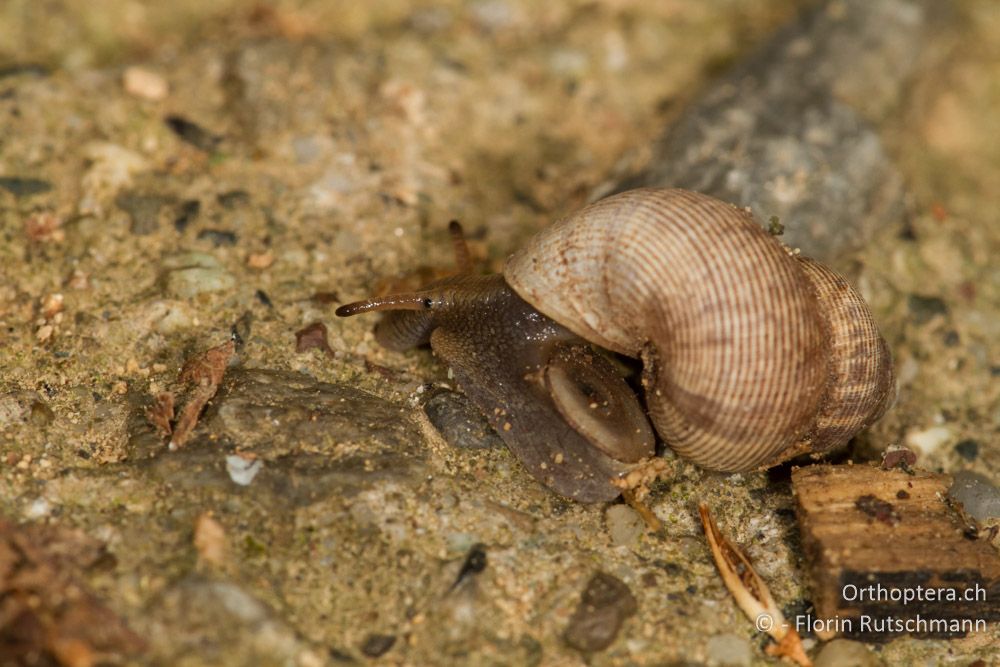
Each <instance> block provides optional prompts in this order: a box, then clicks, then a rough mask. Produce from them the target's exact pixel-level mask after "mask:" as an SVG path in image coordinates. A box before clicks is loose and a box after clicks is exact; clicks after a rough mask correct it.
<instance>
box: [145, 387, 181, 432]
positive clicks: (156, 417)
mask: <svg viewBox="0 0 1000 667" xmlns="http://www.w3.org/2000/svg"><path fill="white" fill-rule="evenodd" d="M146 419H147V420H149V423H150V424H152V425H153V426H154V427H155V428H156V430H157V432H159V434H160V437H161V438H166V437H167V436H169V435H170V434H171V433H173V431H174V427H173V424H172V422H173V420H174V395H173V394H171V393H170V392H169V391H165V392H163V393H161V394H157V395H156V402H155V403H154V404H153V407H151V408H149V409H148V410H146Z"/></svg>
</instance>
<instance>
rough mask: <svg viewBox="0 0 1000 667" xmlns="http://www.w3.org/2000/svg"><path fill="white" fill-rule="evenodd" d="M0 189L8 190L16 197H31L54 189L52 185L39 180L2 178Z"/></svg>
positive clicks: (13, 177)
mask: <svg viewBox="0 0 1000 667" xmlns="http://www.w3.org/2000/svg"><path fill="white" fill-rule="evenodd" d="M0 189H3V190H6V191H7V192H9V193H11V194H12V195H14V196H15V197H30V196H31V195H37V194H41V193H43V192H48V191H49V190H51V189H52V184H51V183H49V182H48V181H43V180H41V179H38V178H21V177H18V176H0Z"/></svg>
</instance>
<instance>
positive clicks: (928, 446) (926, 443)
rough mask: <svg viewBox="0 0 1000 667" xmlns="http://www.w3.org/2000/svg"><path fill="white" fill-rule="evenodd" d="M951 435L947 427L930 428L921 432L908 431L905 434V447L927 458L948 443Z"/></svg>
mask: <svg viewBox="0 0 1000 667" xmlns="http://www.w3.org/2000/svg"><path fill="white" fill-rule="evenodd" d="M951 435H952V434H951V430H950V429H949V428H948V427H947V426H932V427H930V428H927V429H924V430H922V431H910V432H909V433H907V434H906V446H907V447H909V448H911V449H916V450H917V451H918V452H920V453H921V454H922V455H924V456H927V455H928V454H931V453H933V452H934V451H935V450H937V448H938V447H940V446H941V445H943V444H944V443H946V442H948V440H950V439H951Z"/></svg>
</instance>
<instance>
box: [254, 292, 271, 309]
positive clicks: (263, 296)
mask: <svg viewBox="0 0 1000 667" xmlns="http://www.w3.org/2000/svg"><path fill="white" fill-rule="evenodd" d="M253 295H254V296H255V297H257V300H258V301H260V303H261V305H263V306H267V307H268V308H274V303H273V302H272V301H271V297H269V296H268V295H267V292H265V291H264V290H262V289H259V290H257V291H256V292H254V293H253Z"/></svg>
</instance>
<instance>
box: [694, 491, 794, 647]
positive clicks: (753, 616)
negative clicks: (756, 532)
mask: <svg viewBox="0 0 1000 667" xmlns="http://www.w3.org/2000/svg"><path fill="white" fill-rule="evenodd" d="M698 513H699V514H700V515H701V525H702V526H703V527H704V529H705V537H706V538H707V539H708V546H709V548H710V549H711V550H712V557H713V558H714V559H715V565H716V567H718V568H719V574H720V575H721V576H722V581H723V583H724V584H725V585H726V588H728V589H729V592H730V593H731V594H732V596H733V598H734V599H735V600H736V604H737V605H738V606H739V608H740V609H742V610H743V613H744V614H746V615H747V618H749V619H750V620H751V621H753V622H754V625H755V626H756V627H757V629H758V630H762V631H764V632H767V634H769V635H771V638H772V639H774V641H775V642H777V643H776V644H774V645H769V646H768V647H767V649H766V651H767V653H768V655H773V656H777V657H782V658H786V659H788V660H791V661H792V662H796V663H798V664H800V665H802V667H810V666H811V665H812V661H811V660H809V657H808V656H807V655H806V652H805V649H804V648H803V646H802V640H801V639H800V638H799V633H798V632H797V631H796V630H795V628H793V627H791V626H790V625H789V623H788V622H787V621H786V620H785V615H784V614H782V613H781V609H779V608H778V605H777V604H775V602H774V598H773V597H772V596H771V590H770V589H769V588H768V587H767V584H766V583H764V580H763V579H761V578H760V575H759V574H757V571H756V570H754V569H753V564H752V563H751V562H750V559H749V558H748V557H747V555H746V554H745V553H743V550H742V549H740V548H739V547H738V546H736V545H735V544H733V543H732V542H730V541H729V539H728V538H727V537H726V536H725V535H723V534H722V531H720V530H719V527H718V526H717V525H716V523H715V519H713V518H712V513H711V512H710V511H709V509H708V505H706V504H705V503H700V504H699V505H698Z"/></svg>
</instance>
